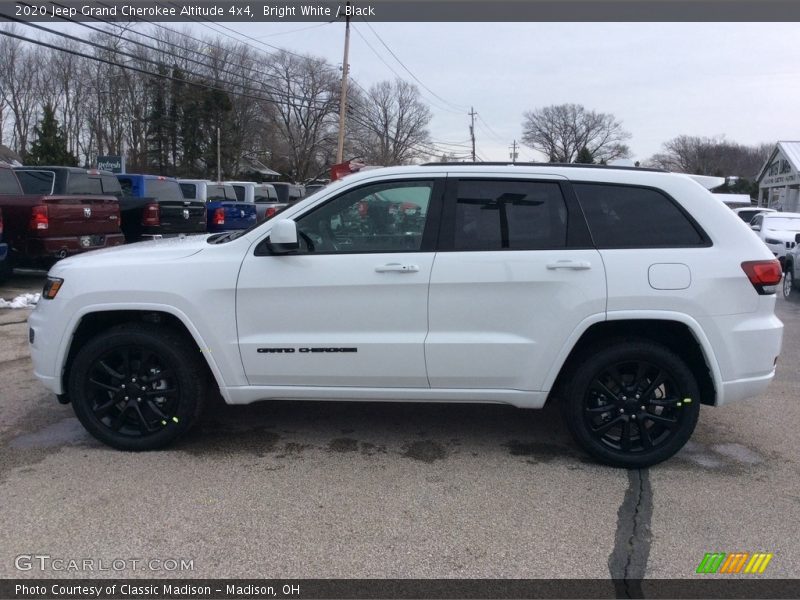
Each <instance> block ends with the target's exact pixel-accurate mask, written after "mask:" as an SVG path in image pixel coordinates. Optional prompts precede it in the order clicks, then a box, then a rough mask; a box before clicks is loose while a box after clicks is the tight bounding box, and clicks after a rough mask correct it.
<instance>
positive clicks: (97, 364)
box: [68, 323, 207, 451]
mask: <svg viewBox="0 0 800 600" xmlns="http://www.w3.org/2000/svg"><path fill="white" fill-rule="evenodd" d="M206 388H207V377H206V366H205V364H203V362H202V359H201V357H200V353H199V351H198V350H197V347H196V346H195V344H194V342H193V341H191V340H187V339H186V338H185V337H184V336H181V335H179V334H177V333H175V332H172V331H169V330H166V331H165V330H164V329H163V328H158V327H155V326H153V325H148V324H144V323H136V324H126V325H120V326H118V327H115V328H113V329H110V330H109V331H106V332H104V333H101V334H99V335H98V336H96V337H94V338H92V339H91V340H90V341H89V342H87V343H86V344H84V346H83V347H82V348H81V349H80V350H79V351H78V353H77V355H76V356H75V360H74V361H73V363H72V368H71V369H70V377H69V383H68V392H69V397H70V399H71V401H72V406H73V408H74V410H75V415H76V416H77V417H78V419H79V420H80V422H81V423H82V424H83V426H84V427H85V428H86V429H87V430H88V431H89V433H91V434H92V435H93V436H94V437H96V438H97V439H98V440H100V441H101V442H104V443H106V444H108V445H109V446H112V447H113V448H117V449H119V450H129V451H142V450H156V449H158V448H163V447H164V446H167V445H168V444H170V443H172V442H173V441H175V440H176V439H177V438H179V437H180V436H181V435H183V434H185V433H186V432H187V431H188V430H189V429H190V428H191V427H192V425H193V424H194V423H195V422H196V421H197V419H198V417H199V416H200V414H201V412H202V409H203V404H204V400H205V398H206ZM159 392H161V393H159ZM126 398H127V400H126ZM139 399H140V400H139Z"/></svg>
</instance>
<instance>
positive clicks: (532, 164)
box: [419, 162, 668, 173]
mask: <svg viewBox="0 0 800 600" xmlns="http://www.w3.org/2000/svg"><path fill="white" fill-rule="evenodd" d="M419 166H421V167H472V166H481V167H559V168H561V167H571V168H574V169H614V170H621V171H651V172H654V173H668V171H665V170H664V169H657V168H653V167H626V166H621V165H586V164H582V163H551V162H516V163H512V162H429V163H422V164H421V165H419Z"/></svg>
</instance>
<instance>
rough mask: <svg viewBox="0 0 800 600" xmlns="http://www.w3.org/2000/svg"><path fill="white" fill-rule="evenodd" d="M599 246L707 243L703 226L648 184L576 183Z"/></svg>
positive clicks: (577, 192) (623, 246)
mask: <svg viewBox="0 0 800 600" xmlns="http://www.w3.org/2000/svg"><path fill="white" fill-rule="evenodd" d="M572 186H573V188H574V189H575V193H576V194H577V196H578V201H579V202H580V205H581V208H582V209H583V213H584V215H586V221H587V222H588V224H589V230H590V232H591V234H592V239H593V240H594V243H595V246H597V247H598V248H682V247H692V246H706V245H708V243H709V241H708V238H707V237H706V236H705V234H704V233H703V232H702V230H701V229H700V227H699V226H698V225H696V224H695V223H694V221H693V220H692V219H691V217H689V215H687V214H686V213H685V212H684V211H683V210H682V209H681V208H680V207H679V206H678V204H677V203H676V202H675V201H674V200H672V199H671V198H670V197H669V196H667V195H666V194H664V193H663V192H661V191H659V190H656V189H653V188H647V187H639V186H629V185H615V184H594V183H573V184H572Z"/></svg>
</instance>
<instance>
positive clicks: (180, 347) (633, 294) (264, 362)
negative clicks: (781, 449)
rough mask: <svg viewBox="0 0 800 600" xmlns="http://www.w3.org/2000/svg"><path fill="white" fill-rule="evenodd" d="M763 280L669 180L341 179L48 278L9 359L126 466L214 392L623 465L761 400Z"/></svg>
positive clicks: (430, 175)
mask: <svg viewBox="0 0 800 600" xmlns="http://www.w3.org/2000/svg"><path fill="white" fill-rule="evenodd" d="M780 279H781V269H780V265H779V264H778V261H777V260H775V259H774V258H773V256H772V253H771V252H770V251H769V250H768V249H767V248H766V247H765V246H764V244H763V243H762V242H761V240H759V239H758V237H756V235H755V234H754V233H753V232H752V231H750V230H749V229H748V227H747V225H745V224H744V223H743V222H742V220H741V219H739V218H738V217H737V216H736V215H734V214H733V213H732V212H731V211H730V210H729V209H728V208H726V207H725V206H724V205H723V204H722V203H721V202H719V201H718V200H716V199H714V198H713V197H712V196H711V195H710V194H709V193H708V192H707V191H706V190H705V189H704V188H703V187H701V186H700V185H699V184H698V183H696V182H695V181H693V180H692V179H691V178H689V177H688V176H685V175H677V174H671V173H664V172H657V171H649V170H645V169H626V168H608V167H605V168H591V167H584V166H558V165H536V166H534V165H516V166H509V165H492V164H481V165H467V166H464V165H462V166H458V165H447V164H430V165H420V166H413V167H395V168H387V169H379V170H372V171H367V172H364V173H360V174H356V175H352V176H349V177H347V178H345V179H344V180H342V181H340V182H337V183H335V184H333V185H330V186H328V187H326V188H324V189H323V190H321V191H319V192H318V193H316V194H315V195H313V196H311V197H309V198H307V199H306V200H304V201H301V202H299V203H298V204H296V205H294V206H292V207H290V208H289V209H287V210H286V211H285V212H283V213H282V214H281V215H279V216H278V217H276V218H274V219H271V220H269V221H266V222H265V223H262V224H260V225H259V226H257V227H254V228H251V229H250V230H247V231H244V232H237V233H225V234H216V235H211V236H195V237H187V238H185V239H173V240H162V241H153V242H144V243H138V244H135V245H132V246H126V247H121V248H113V249H108V250H101V251H99V252H92V253H88V254H85V255H82V256H77V257H74V258H68V259H66V260H63V261H61V262H59V263H58V264H57V265H56V266H55V267H53V269H52V270H51V271H50V274H49V278H48V282H47V284H46V286H45V290H44V295H43V300H42V301H41V302H40V303H39V305H38V306H37V308H36V310H35V311H34V312H33V314H32V315H31V317H30V341H31V349H32V355H33V363H34V367H35V371H36V376H37V377H38V378H39V379H40V380H41V381H42V382H44V384H45V385H46V386H47V387H48V388H50V389H51V390H52V391H53V392H55V393H56V394H58V395H59V398H60V399H61V400H62V401H63V402H68V401H71V402H72V405H73V407H74V409H75V413H76V414H77V416H78V418H79V419H80V420H81V422H82V423H83V424H84V426H85V427H86V428H87V429H88V430H89V431H90V432H91V433H92V434H93V435H95V436H96V437H97V438H99V439H100V440H102V441H104V442H106V443H107V444H109V445H111V446H114V447H115V448H120V449H124V450H147V449H152V448H158V447H162V446H165V445H166V444H168V443H169V442H172V441H173V440H174V439H175V438H177V437H178V436H180V435H181V434H183V433H185V432H186V431H187V429H189V427H191V426H192V424H193V423H194V422H195V421H196V420H197V418H198V415H199V414H200V411H201V408H202V405H203V401H204V399H205V398H206V396H207V395H208V392H209V391H210V390H214V389H217V388H218V389H219V392H220V393H221V395H222V397H223V398H224V399H225V401H226V402H228V403H230V404H247V403H249V402H254V401H257V400H264V399H281V400H291V399H319V400H371V401H374V400H391V401H429V402H454V403H455V402H501V403H507V404H512V405H514V406H517V407H520V408H541V407H542V406H543V405H544V404H545V402H547V401H551V402H557V403H558V404H559V405H560V406H561V409H562V410H563V414H564V417H565V420H566V424H567V426H568V427H569V429H570V431H571V432H572V434H573V436H574V437H575V439H576V441H577V442H578V443H579V444H580V445H581V446H582V447H583V448H584V449H585V450H586V451H587V452H589V453H590V454H591V455H593V456H594V457H595V458H597V459H599V460H601V461H603V462H605V463H608V464H612V465H617V466H622V467H643V466H647V465H652V464H654V463H657V462H659V461H662V460H664V459H666V458H668V457H669V456H671V455H673V454H674V453H675V452H677V451H678V450H679V449H680V448H681V447H682V446H683V445H684V443H686V441H687V440H688V439H689V437H690V436H691V434H692V431H693V429H694V427H695V424H696V422H697V418H698V415H699V412H700V404H707V405H714V406H720V405H722V404H727V403H730V402H735V401H738V400H742V399H744V398H749V397H752V396H756V395H758V394H760V393H762V392H763V391H764V390H765V388H766V387H767V385H768V383H769V382H770V380H771V379H772V377H773V375H774V372H775V363H776V360H777V357H778V354H779V352H780V348H781V338H782V332H783V325H782V324H781V322H780V321H779V320H778V319H777V318H776V317H775V315H774V305H775V297H776V296H775V286H776V285H777V284H778V283H779V282H780ZM453 410H458V409H457V408H456V407H454V408H453Z"/></svg>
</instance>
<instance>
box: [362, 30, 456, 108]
mask: <svg viewBox="0 0 800 600" xmlns="http://www.w3.org/2000/svg"><path fill="white" fill-rule="evenodd" d="M352 27H353V31H355V32H356V33H357V34H358V37H360V38H361V39H362V40H363V41H364V43H365V44H366V45H367V47H368V48H369V49H370V50H372V53H373V54H374V55H375V56H377V57H378V60H380V61H381V62H382V63H383V64H384V65H386V67H387V68H388V69H389V70H390V71H391V72H392V73H394V75H395V77H397V78H398V79H403V77H402V76H401V75H400V74H399V73H398V72H397V71H395V70H394V68H393V67H392V65H390V64H389V63H388V62H386V61H385V60H384V59H383V57H382V56H381V55H380V53H379V52H378V51H377V50H376V49H375V47H374V46H373V45H372V44H370V43H369V40H367V38H366V37H364V35H363V34H362V33H361V32H360V31H359V30H358V28H356V27H355V25H352ZM428 101H429V102H430V103H431V104H433V105H434V107H435V108H437V109H439V110H442V111H445V112H450V113H453V114H461V111H456V110H453V109H451V108H447V107H446V106H441V105H438V104H436V102H433V101H431V100H430V99H428Z"/></svg>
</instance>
